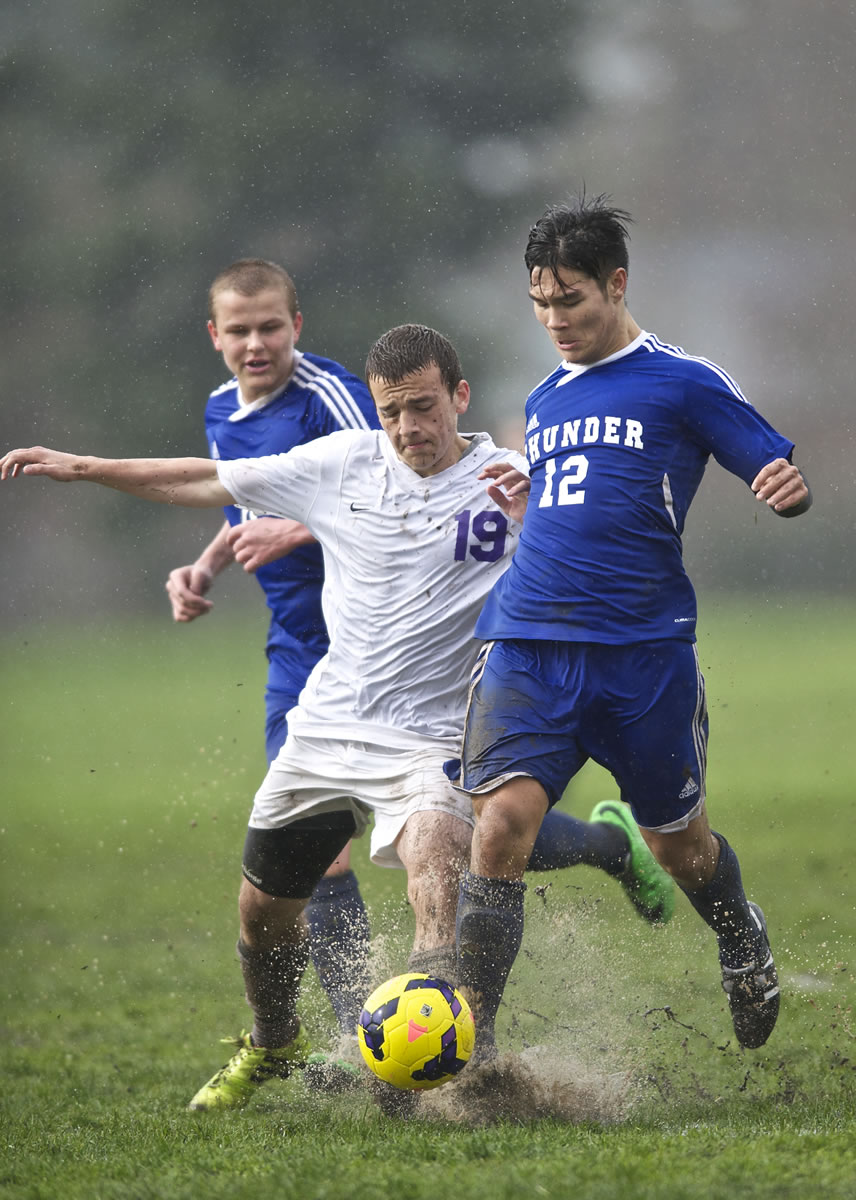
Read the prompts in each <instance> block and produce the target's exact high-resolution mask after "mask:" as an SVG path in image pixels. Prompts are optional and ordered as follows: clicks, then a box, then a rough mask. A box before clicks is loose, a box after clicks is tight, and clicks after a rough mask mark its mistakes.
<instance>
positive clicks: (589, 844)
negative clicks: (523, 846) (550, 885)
mask: <svg viewBox="0 0 856 1200" xmlns="http://www.w3.org/2000/svg"><path fill="white" fill-rule="evenodd" d="M629 850H630V843H629V842H628V840H627V835H626V834H625V833H624V832H623V831H622V830H621V829H619V828H618V826H617V825H607V824H606V822H605V821H594V822H592V821H581V820H579V818H578V817H572V816H570V815H569V814H568V813H565V812H560V811H559V810H558V809H556V808H551V809H550V811H549V812H548V813H547V815H546V816H545V817H544V820H543V821H542V822H541V828H540V829H539V830H538V837H537V838H536V839H535V845H534V846H533V847H532V856H531V858H530V859H529V864H528V866H527V867H526V870H527V871H555V870H557V869H558V868H559V867H576V866H580V865H585V866H587V867H598V868H599V869H600V870H601V871H606V873H607V874H608V875H618V874H619V873H620V872H621V871H622V870H623V868H624V865H625V861H626V859H627V853H628V851H629Z"/></svg>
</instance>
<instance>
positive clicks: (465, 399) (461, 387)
mask: <svg viewBox="0 0 856 1200" xmlns="http://www.w3.org/2000/svg"><path fill="white" fill-rule="evenodd" d="M452 399H453V400H454V403H455V412H456V413H465V412H466V411H467V409H468V408H469V407H470V385H469V384H468V383H467V381H466V379H462V380H461V382H460V383H459V384H458V386H457V387H456V388H455V393H454V396H453V397H452Z"/></svg>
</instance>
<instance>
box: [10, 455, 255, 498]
mask: <svg viewBox="0 0 856 1200" xmlns="http://www.w3.org/2000/svg"><path fill="white" fill-rule="evenodd" d="M18 475H44V476H46V477H47V478H48V479H53V480H55V481H56V482H57V483H78V482H85V483H100V484H102V485H103V486H104V487H110V488H115V489H116V490H117V491H120V492H127V493H128V494H129V495H131V496H139V497H140V499H142V500H151V501H154V502H155V503H158V504H180V505H182V506H184V507H187V508H214V507H219V506H222V505H224V504H232V503H233V500H232V497H231V495H230V494H229V492H227V491H226V489H225V488H224V487H223V485H222V484H221V483H220V480H219V479H218V477H217V468H216V466H215V465H214V463H213V462H212V461H211V460H210V459H208V458H94V457H92V456H91V455H84V454H65V453H63V452H62V451H60V450H49V449H47V448H46V447H44V446H31V447H29V448H28V449H21V450H10V451H8V453H6V454H4V455H3V457H2V458H0V479H14V478H16V476H18Z"/></svg>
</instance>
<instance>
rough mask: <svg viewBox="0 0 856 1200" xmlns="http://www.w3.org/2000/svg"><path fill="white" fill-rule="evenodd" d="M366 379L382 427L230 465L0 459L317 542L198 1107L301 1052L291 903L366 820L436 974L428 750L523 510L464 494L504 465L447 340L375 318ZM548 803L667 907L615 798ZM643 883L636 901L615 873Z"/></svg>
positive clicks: (659, 881)
mask: <svg viewBox="0 0 856 1200" xmlns="http://www.w3.org/2000/svg"><path fill="white" fill-rule="evenodd" d="M366 374H367V378H368V381H369V385H370V387H371V391H372V395H373V397H374V400H375V404H376V406H377V412H378V416H379V420H380V423H381V425H382V429H383V432H369V431H358V430H350V429H349V430H342V431H340V432H338V433H334V434H331V435H329V436H328V437H324V438H320V439H318V440H317V441H314V442H309V443H308V444H306V445H302V446H297V447H295V448H294V449H292V450H291V451H290V452H289V453H287V454H278V455H272V456H266V457H261V458H244V459H238V460H235V461H224V460H217V461H215V462H212V461H210V460H206V459H161V460H146V459H125V460H106V459H94V458H86V457H81V456H77V455H69V454H61V453H58V452H56V451H51V450H44V449H42V448H33V449H31V450H20V451H12V452H10V453H9V454H7V455H6V456H5V457H4V458H3V459H2V460H0V478H3V479H6V478H9V477H11V476H14V475H15V474H17V473H18V471H19V469H22V470H23V473H25V474H34V475H35V474H43V475H47V476H48V477H50V478H52V479H56V480H59V481H71V480H77V479H80V480H90V481H93V482H98V483H102V484H105V485H106V486H109V487H115V488H118V489H119V490H122V491H126V492H130V493H132V494H134V495H138V496H141V497H143V498H146V499H151V500H158V501H161V502H164V503H176V504H186V505H191V506H199V507H205V506H211V505H219V504H226V505H229V504H237V505H240V506H243V507H245V508H247V509H249V510H250V511H252V512H263V513H271V514H274V515H276V516H278V517H282V518H289V519H291V520H296V521H299V522H301V523H302V524H303V525H305V526H306V527H307V528H308V529H309V530H310V531H311V533H312V534H313V536H315V537H316V538H317V539H318V541H319V543H320V544H321V547H322V549H323V552H324V567H325V582H324V590H323V610H324V617H325V620H326V624H327V629H328V631H329V635H330V645H329V649H328V652H327V654H326V655H325V656H324V657H323V658H321V659H320V660H319V662H318V663H317V664H316V666H315V667H314V668H313V670H312V672H311V674H310V675H309V678H308V680H307V683H306V686H305V687H304V689H303V691H302V692H301V694H300V697H299V701H298V704H297V705H296V707H295V708H294V709H292V710H291V711H290V712H289V714H288V736H287V739H286V741H285V744H284V746H283V747H282V749H281V750H280V752H279V754H278V755H277V757H276V759H275V760H274V762H273V763H272V764H271V766H270V769H269V771H268V774H267V776H266V778H265V780H264V782H263V784H262V786H261V787H260V788H259V790H258V792H257V794H256V797H255V801H254V805H253V810H252V814H251V816H250V822H249V828H248V831H247V838H246V842H245V847H244V857H243V872H244V879H243V881H242V885H241V892H240V903H239V907H240V940H239V943H238V954H239V958H240V961H241V966H242V969H243V972H244V979H245V984H246V990H247V998H248V1001H249V1003H250V1005H251V1007H252V1009H253V1016H254V1023H253V1028H252V1030H251V1032H250V1033H249V1034H246V1035H244V1036H243V1037H242V1039H240V1040H239V1043H238V1047H237V1052H236V1053H235V1054H234V1055H233V1057H232V1059H230V1061H229V1063H227V1064H226V1066H225V1067H224V1068H223V1069H222V1070H221V1071H219V1072H218V1073H217V1074H216V1075H215V1076H214V1077H213V1078H212V1079H211V1080H210V1081H209V1082H208V1083H207V1084H206V1085H205V1086H204V1087H203V1088H201V1089H200V1091H199V1092H198V1093H197V1094H196V1096H194V1098H193V1100H192V1101H191V1106H192V1107H194V1108H198V1109H214V1108H229V1107H236V1106H238V1105H240V1104H244V1103H246V1101H247V1100H248V1099H249V1098H250V1096H251V1095H252V1094H253V1093H254V1091H255V1089H256V1088H257V1087H258V1086H259V1084H261V1083H263V1082H264V1081H265V1080H266V1079H267V1078H270V1077H272V1076H274V1075H285V1074H287V1073H288V1071H289V1069H290V1068H291V1067H292V1066H294V1065H295V1064H302V1063H304V1062H305V1061H306V1059H307V1057H308V1055H309V1049H310V1048H309V1045H308V1040H307V1038H306V1035H305V1033H304V1031H303V1029H302V1027H301V1026H300V1022H299V1018H298V1015H297V1000H298V989H299V982H300V978H301V975H302V973H303V970H304V967H305V964H306V936H305V928H304V920H303V910H304V908H305V906H306V903H307V898H308V897H309V895H310V894H311V892H312V890H313V888H314V887H315V886H316V884H317V882H318V880H319V879H320V877H321V875H322V873H323V872H324V870H325V868H327V867H328V866H329V864H330V863H331V862H332V861H333V860H334V859H335V858H336V856H337V855H338V854H339V853H340V852H341V850H342V848H343V846H344V845H345V844H346V843H347V841H348V840H349V838H350V837H351V836H353V835H354V834H355V833H361V832H362V831H363V830H364V829H365V828H366V827H367V825H368V822H369V819H370V817H373V819H374V828H373V832H372V835H371V857H372V859H373V861H374V862H376V863H378V864H380V865H384V866H390V867H404V868H405V869H406V870H407V873H408V895H409V899H410V901H411V904H412V906H413V909H414V913H415V918H416V922H415V926H416V927H415V935H414V943H413V953H412V955H411V957H410V961H409V964H408V965H409V967H410V969H411V970H415V971H425V972H426V973H429V974H435V975H438V976H440V977H442V978H446V979H449V978H451V979H452V980H453V981H454V974H455V957H456V956H455V946H454V941H453V936H452V935H451V934H450V931H451V930H453V929H454V921H455V913H456V908H457V898H458V883H459V879H460V875H461V872H462V871H463V870H464V868H465V867H466V864H467V862H468V860H469V849H470V839H471V834H472V820H473V818H472V805H471V803H470V800H469V798H468V797H466V796H464V795H463V794H461V793H460V792H458V791H456V790H455V789H454V788H453V787H452V786H451V784H450V783H449V781H448V779H447V778H446V775H445V773H444V770H443V764H444V761H445V760H447V759H450V758H451V757H452V756H453V755H454V754H457V753H458V751H459V747H460V733H461V729H462V727H463V718H464V708H465V704H466V698H467V685H468V680H469V674H470V670H471V667H472V665H473V662H474V659H475V655H476V651H477V645H476V643H475V641H474V640H473V628H474V626H475V621H476V617H477V615H478V613H479V610H480V608H481V605H482V603H483V600H484V598H485V596H486V594H487V593H488V592H489V591H490V589H491V587H492V586H493V584H494V583H495V582H496V580H498V579H499V577H500V576H501V574H502V573H503V571H504V570H505V569H506V568H507V566H508V561H509V557H510V555H511V552H512V550H513V549H514V547H515V545H516V543H517V538H518V533H519V529H520V522H519V517H520V513H521V512H522V510H523V509H524V508H525V500H524V499H519V500H516V501H514V500H509V499H507V498H505V497H504V496H503V494H502V493H501V491H499V490H498V489H497V488H496V486H495V485H492V484H488V485H487V487H488V490H486V483H485V480H486V479H487V480H489V479H490V478H492V477H493V476H494V475H504V474H505V473H506V472H507V470H508V469H509V468H512V469H513V468H515V467H516V468H518V469H519V470H520V471H524V470H525V467H526V463H525V459H523V458H522V457H521V456H520V455H518V454H516V453H515V452H513V451H510V450H502V449H498V448H497V447H496V446H495V445H494V444H493V442H492V441H491V439H490V438H489V437H488V435H487V434H483V433H480V434H474V435H467V436H465V435H462V434H460V433H459V432H458V428H457V423H458V416H459V415H460V414H462V413H464V412H465V411H466V409H467V406H468V403H469V386H468V384H467V383H466V381H465V380H464V379H463V377H462V373H461V367H460V363H459V361H458V356H457V354H456V352H455V350H454V347H453V346H452V345H451V344H450V343H449V342H448V340H447V339H446V338H444V337H443V336H442V335H441V334H438V333H436V332H435V331H434V330H431V329H427V328H426V327H424V326H421V325H405V326H400V327H398V328H396V329H393V330H390V331H389V333H387V334H385V335H384V336H383V337H382V338H380V339H379V340H378V342H377V343H376V344H375V345H374V346H373V347H372V350H371V351H370V353H369V357H368V361H367V364H366ZM615 807H616V808H618V807H619V806H617V805H616V806H615ZM555 816H556V817H561V818H562V819H563V821H564V823H565V824H566V826H567V828H568V829H569V830H570V831H571V833H570V836H569V837H568V838H567V839H566V840H568V841H573V842H574V843H575V845H576V852H575V857H574V858H573V861H576V862H587V863H589V864H590V865H593V866H599V867H601V868H602V869H604V870H606V871H607V872H608V873H610V874H612V875H615V876H617V877H618V878H619V880H620V881H621V882H622V883H623V884H624V885H625V888H626V890H627V891H628V894H629V895H630V897H631V899H634V901H635V902H636V903H637V907H639V909H640V911H641V912H642V915H643V916H646V917H647V918H648V919H650V920H656V919H663V917H665V916H667V915H668V913H667V912H664V909H668V910H669V911H671V903H672V895H671V892H672V884H671V881H670V880H669V879H668V877H667V876H666V875H665V873H664V872H662V871H661V869H660V868H659V867H657V865H656V863H654V861H653V859H652V857H651V855H650V853H649V851H648V850H647V847H645V845H644V842H643V841H642V839H641V838H638V835H637V838H638V844H637V843H636V842H635V841H634V839H633V837H632V836H631V834H629V833H628V832H627V830H626V828H625V823H624V819H623V816H622V815H621V814H620V813H619V817H618V818H617V819H615V820H610V819H606V818H604V819H603V820H598V821H596V822H593V823H587V822H584V821H579V820H577V819H576V818H573V817H571V816H570V815H569V814H565V813H562V814H560V813H556V814H555ZM634 829H635V827H634ZM649 867H650V870H649V869H648V868H649ZM645 878H647V880H648V883H649V885H650V886H649V889H648V891H647V893H646V894H645V896H644V897H643V899H642V900H641V901H640V900H639V898H638V897H634V895H633V890H634V889H633V886H632V883H633V880H634V879H635V880H636V881H637V883H640V884H641V883H643V882H644V880H645ZM381 1086H382V1087H384V1086H385V1085H381ZM381 1094H383V1093H381ZM400 1095H401V1094H400Z"/></svg>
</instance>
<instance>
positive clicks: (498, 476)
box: [479, 463, 532, 524]
mask: <svg viewBox="0 0 856 1200" xmlns="http://www.w3.org/2000/svg"><path fill="white" fill-rule="evenodd" d="M479 479H490V480H491V481H492V482H491V483H489V484H488V485H487V488H486V489H485V490H486V491H487V494H488V495H489V496H490V498H491V500H493V502H494V504H497V505H499V507H500V508H501V509H502V511H503V512H504V513H505V515H506V516H507V517H510V518H511V519H512V521H517V522H519V523H520V524H522V523H523V518H524V516H525V514H526V505H527V503H528V502H529V489H530V487H531V486H532V484H531V481H530V479H529V476H528V475H527V474H526V473H525V472H524V471H520V470H518V468H517V467H513V466H512V465H511V463H492V464H491V465H490V466H489V467H485V469H484V470H483V471H482V472H481V474H480V475H479Z"/></svg>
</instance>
